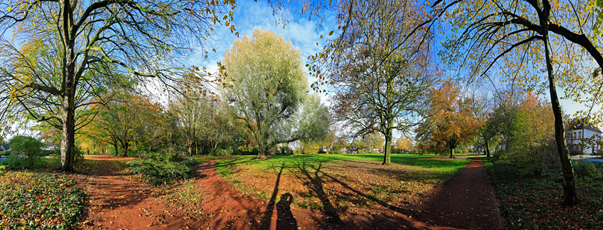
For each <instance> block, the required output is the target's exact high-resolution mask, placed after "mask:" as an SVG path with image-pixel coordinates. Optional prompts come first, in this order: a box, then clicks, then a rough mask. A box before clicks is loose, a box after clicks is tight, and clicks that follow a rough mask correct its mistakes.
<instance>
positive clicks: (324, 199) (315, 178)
mask: <svg viewBox="0 0 603 230" xmlns="http://www.w3.org/2000/svg"><path fill="white" fill-rule="evenodd" d="M296 166H297V169H298V170H299V172H300V173H301V175H298V176H297V177H298V178H299V179H301V180H302V181H306V182H304V185H306V186H307V187H308V188H309V189H310V190H311V191H312V192H314V194H316V196H317V197H318V199H319V200H320V202H321V203H322V209H323V211H324V213H325V214H326V215H327V222H328V223H329V224H330V225H332V226H333V225H335V226H341V225H343V221H342V220H341V218H340V217H339V214H338V213H337V209H336V208H335V207H334V206H333V204H332V203H331V201H330V200H329V197H328V196H327V194H326V193H325V191H324V183H325V181H324V180H323V179H322V177H320V175H319V173H321V171H320V168H321V167H322V162H319V163H318V166H315V165H311V164H309V163H306V161H302V162H301V164H300V163H299V162H297V164H296ZM308 168H312V169H314V173H313V174H314V175H312V174H311V173H310V171H309V170H308Z"/></svg>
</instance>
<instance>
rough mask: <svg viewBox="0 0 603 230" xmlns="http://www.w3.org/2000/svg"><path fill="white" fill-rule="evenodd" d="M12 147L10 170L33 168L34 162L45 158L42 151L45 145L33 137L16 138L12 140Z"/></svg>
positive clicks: (9, 161)
mask: <svg viewBox="0 0 603 230" xmlns="http://www.w3.org/2000/svg"><path fill="white" fill-rule="evenodd" d="M10 146H11V154H10V157H9V158H8V167H10V168H24V167H32V166H33V165H34V162H35V161H36V160H39V158H40V157H42V156H43V154H42V150H41V149H42V147H43V146H44V144H43V143H42V142H41V141H39V140H37V139H35V138H33V137H26V136H16V137H14V138H13V139H11V140H10Z"/></svg>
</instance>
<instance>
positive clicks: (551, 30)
mask: <svg viewBox="0 0 603 230" xmlns="http://www.w3.org/2000/svg"><path fill="white" fill-rule="evenodd" d="M589 2H591V3H592V1H572V0H559V1H550V0H515V1H510V2H509V1H503V0H500V1H479V0H464V1H463V0H457V1H452V2H448V1H441V0H438V1H436V2H435V3H434V5H433V8H432V9H434V11H433V12H434V17H433V18H432V22H433V21H435V20H437V19H438V18H442V17H443V18H445V19H447V20H448V22H449V23H450V25H452V26H453V31H455V33H454V34H452V35H453V36H452V37H451V38H450V39H449V42H447V43H446V45H445V46H446V47H447V48H449V51H451V52H450V53H449V54H451V56H448V57H449V59H448V60H452V61H457V62H460V63H462V65H463V66H464V67H468V68H469V69H470V70H471V71H473V72H474V73H476V74H472V75H471V76H483V75H482V74H481V73H485V72H487V71H489V70H491V69H493V68H494V69H495V70H496V71H499V72H503V73H505V69H507V70H509V69H510V70H512V71H507V72H506V73H505V75H504V76H503V80H506V81H509V82H511V81H514V82H515V83H516V84H519V85H521V86H525V87H526V88H527V89H530V88H533V87H537V86H539V85H540V86H544V87H543V88H542V89H546V90H547V91H548V94H549V95H550V99H551V107H552V112H553V114H554V115H555V127H556V128H555V140H556V143H557V152H558V153H559V157H560V159H561V165H562V169H563V177H564V185H563V189H564V200H563V204H566V205H573V204H575V202H576V186H575V179H574V173H573V169H572V166H571V162H570V157H569V151H568V149H567V146H566V143H565V137H564V133H565V132H564V130H563V129H564V125H563V123H564V122H563V116H562V112H561V106H560V104H559V97H558V92H557V86H558V85H559V86H562V87H563V86H565V87H564V89H565V95H567V96H570V97H572V98H573V99H576V100H579V99H578V98H579V97H580V96H579V95H581V94H582V93H587V94H590V93H593V92H595V93H593V94H592V95H595V97H594V98H599V97H600V94H599V92H600V89H601V87H598V85H596V84H594V86H597V87H596V88H594V89H593V88H590V89H588V91H587V92H580V91H579V90H580V89H581V88H583V87H575V86H576V85H582V84H584V82H586V80H589V79H587V78H589V77H591V76H592V77H593V78H596V79H601V77H602V76H601V75H593V74H590V73H592V68H589V67H588V66H587V65H581V64H582V63H587V62H595V63H597V64H598V65H599V67H601V66H603V55H601V52H600V51H599V49H598V48H597V47H598V46H599V45H600V42H599V41H600V36H601V34H600V33H595V32H594V31H593V30H592V29H591V28H593V27H596V25H597V24H598V21H596V18H597V17H590V11H589V5H587V3H589ZM590 7H592V4H591V5H590ZM582 51H585V52H582ZM497 64H500V66H504V68H500V69H497V68H496V67H497V66H499V65H497ZM540 69H544V70H545V71H544V73H546V75H547V77H546V78H545V80H544V81H542V78H539V77H540V76H542V75H540V74H538V73H539V72H540V73H542V72H543V71H537V70H540ZM480 72H481V73H480ZM469 80H470V81H473V80H474V79H469ZM598 81H599V82H600V80H598ZM597 88H598V89H597ZM593 101H596V100H593Z"/></svg>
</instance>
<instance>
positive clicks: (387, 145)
mask: <svg viewBox="0 0 603 230" xmlns="http://www.w3.org/2000/svg"><path fill="white" fill-rule="evenodd" d="M391 143H392V130H391V129H390V130H387V134H385V154H383V164H382V165H389V164H391V162H392V160H391V153H392V145H391Z"/></svg>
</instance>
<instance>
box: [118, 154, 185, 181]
mask: <svg viewBox="0 0 603 230" xmlns="http://www.w3.org/2000/svg"><path fill="white" fill-rule="evenodd" d="M195 165H196V161H195V160H193V159H192V158H190V159H184V158H182V157H181V156H180V155H179V154H161V153H149V154H148V156H147V158H146V159H141V160H134V161H130V162H128V166H129V167H130V171H132V172H133V173H136V174H140V175H142V176H143V178H144V179H145V180H146V181H148V182H150V183H152V184H154V185H156V186H157V185H161V184H172V183H173V182H175V181H177V180H184V179H188V178H190V175H191V173H192V171H193V170H192V168H193V166H195Z"/></svg>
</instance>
